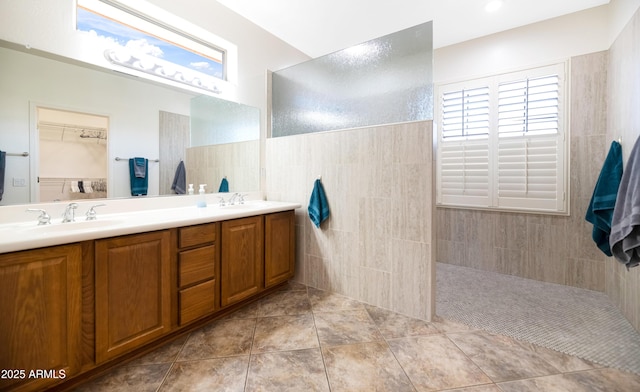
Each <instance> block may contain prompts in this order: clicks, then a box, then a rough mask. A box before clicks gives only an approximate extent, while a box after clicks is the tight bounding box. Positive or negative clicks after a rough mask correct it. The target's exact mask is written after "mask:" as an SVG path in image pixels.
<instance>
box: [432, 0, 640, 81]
mask: <svg viewBox="0 0 640 392" xmlns="http://www.w3.org/2000/svg"><path fill="white" fill-rule="evenodd" d="M638 7H640V0H612V1H611V2H610V3H609V4H608V5H604V6H600V7H596V8H591V9H587V10H585V11H581V12H576V13H572V14H568V15H564V16H560V17H557V18H554V19H550V20H546V21H543V22H539V23H534V24H531V25H528V26H523V27H519V28H515V29H512V30H508V31H504V32H501V33H497V34H492V35H488V36H486V37H481V38H478V39H474V40H470V41H466V42H462V43H460V44H456V45H451V46H446V47H442V48H439V49H436V50H435V51H434V83H436V84H442V83H448V82H453V81H459V80H465V79H469V78H474V77H482V76H487V75H491V74H496V73H500V72H509V71H513V70H517V69H522V68H525V67H535V66H538V65H542V64H548V63H551V62H554V61H557V60H564V59H568V58H570V57H573V56H579V55H583V54H587V53H594V52H599V51H602V50H608V49H609V47H610V46H611V44H612V43H613V41H614V40H615V38H616V37H617V36H618V34H619V33H620V31H621V30H622V29H623V28H624V26H625V25H626V24H627V23H628V21H629V19H630V18H631V17H632V16H633V14H634V12H635V10H637V9H638ZM437 23H438V22H437V21H435V22H434V24H437Z"/></svg>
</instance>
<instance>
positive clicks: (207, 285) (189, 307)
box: [179, 279, 216, 325]
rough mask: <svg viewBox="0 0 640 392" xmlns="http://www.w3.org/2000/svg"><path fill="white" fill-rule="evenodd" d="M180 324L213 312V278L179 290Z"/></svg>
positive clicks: (214, 298) (214, 307)
mask: <svg viewBox="0 0 640 392" xmlns="http://www.w3.org/2000/svg"><path fill="white" fill-rule="evenodd" d="M179 296H180V325H184V324H187V323H189V322H191V321H193V320H196V319H198V318H200V317H203V316H206V315H208V314H211V313H213V311H214V310H215V309H216V305H215V300H216V296H215V279H214V280H210V281H208V282H204V283H200V284H199V285H197V286H193V287H189V288H188V289H184V290H180V293H179Z"/></svg>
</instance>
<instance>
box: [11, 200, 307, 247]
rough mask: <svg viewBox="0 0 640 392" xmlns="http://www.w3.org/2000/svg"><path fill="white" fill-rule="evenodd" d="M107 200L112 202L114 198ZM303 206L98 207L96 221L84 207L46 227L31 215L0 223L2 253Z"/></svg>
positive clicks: (260, 203)
mask: <svg viewBox="0 0 640 392" xmlns="http://www.w3.org/2000/svg"><path fill="white" fill-rule="evenodd" d="M104 203H106V204H107V205H108V204H109V203H111V201H109V200H107V201H105V202H104ZM86 204H89V203H86ZM91 204H97V203H95V202H94V203H91ZM300 207H301V205H300V204H297V203H289V202H279V201H264V200H249V201H246V202H245V203H244V204H235V205H227V206H220V205H219V204H218V203H209V204H208V205H207V207H203V208H198V207H196V206H195V205H192V206H180V207H173V208H171V207H167V208H158V209H145V210H142V211H124V212H113V213H102V214H101V212H107V211H103V210H101V209H96V211H97V220H95V221H86V220H85V216H84V210H82V211H78V212H77V214H76V221H75V222H70V223H62V219H61V218H52V219H51V224H50V225H44V226H38V224H37V219H36V217H37V215H33V216H29V218H30V220H29V221H21V222H9V223H0V253H6V252H13V251H18V250H25V249H33V248H41V247H45V246H52V245H61V244H68V243H73V242H79V241H86V240H93V239H98V238H107V237H115V236H120V235H126V234H134V233H143V232H148V231H154V230H162V229H169V228H173V227H181V226H190V225H197V224H201V223H208V222H217V221H223V220H229V219H236V218H243V217H247V216H253V215H262V214H268V213H273V212H280V211H288V210H294V209H296V208H300ZM52 216H53V215H52Z"/></svg>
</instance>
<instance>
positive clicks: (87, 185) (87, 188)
mask: <svg viewBox="0 0 640 392" xmlns="http://www.w3.org/2000/svg"><path fill="white" fill-rule="evenodd" d="M82 186H83V188H84V193H93V187H92V186H91V181H83V182H82Z"/></svg>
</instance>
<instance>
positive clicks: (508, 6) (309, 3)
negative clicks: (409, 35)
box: [218, 0, 609, 58]
mask: <svg viewBox="0 0 640 392" xmlns="http://www.w3.org/2000/svg"><path fill="white" fill-rule="evenodd" d="M218 2H220V3H221V4H223V5H225V6H226V7H228V8H230V9H231V10H233V11H235V12H237V13H238V14H240V15H242V16H244V17H245V18H246V19H249V20H250V21H252V22H253V23H255V24H257V25H258V26H260V27H262V28H263V29H265V30H267V31H269V32H270V33H271V34H273V35H275V36H276V37H279V38H280V39H282V40H283V41H285V42H287V43H288V44H289V45H291V46H293V47H295V48H297V49H298V50H300V51H302V52H303V53H305V54H307V55H309V56H311V57H313V58H315V57H319V56H322V55H325V54H328V53H332V52H335V51H337V50H341V49H344V48H347V47H350V46H353V45H357V44H360V43H362V42H365V41H368V40H371V39H374V38H378V37H381V36H384V35H387V34H390V33H394V32H396V31H399V30H403V29H405V28H408V27H412V26H415V25H418V24H421V23H424V22H428V21H431V20H432V21H433V44H434V48H439V47H443V46H448V45H452V44H455V43H459V42H463V41H467V40H470V39H473V38H478V37H482V36H485V35H489V34H493V33H497V32H500V31H504V30H508V29H512V28H514V27H519V26H524V25H527V24H531V23H535V22H539V21H542V20H545V19H551V18H554V17H557V16H561V15H565V14H569V13H573V12H577V11H581V10H585V9H587V8H591V7H597V6H600V5H603V4H608V3H609V0H504V4H503V6H502V8H500V9H499V10H498V11H496V12H494V13H487V12H485V11H484V6H485V5H486V3H488V2H489V0H270V1H265V0H218Z"/></svg>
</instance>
